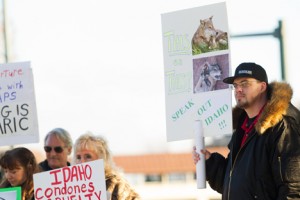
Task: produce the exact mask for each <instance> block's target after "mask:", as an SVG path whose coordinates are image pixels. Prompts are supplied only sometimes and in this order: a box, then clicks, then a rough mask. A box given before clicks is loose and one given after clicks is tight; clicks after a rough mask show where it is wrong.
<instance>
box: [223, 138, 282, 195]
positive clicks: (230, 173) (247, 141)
mask: <svg viewBox="0 0 300 200" xmlns="http://www.w3.org/2000/svg"><path fill="white" fill-rule="evenodd" d="M254 135H255V134H252V135H251V136H250V137H249V138H248V140H246V142H245V144H244V145H243V146H242V147H241V148H239V151H238V152H237V154H236V156H235V159H234V161H233V163H232V162H231V169H230V172H229V183H228V184H229V185H228V194H227V199H228V200H229V196H230V186H231V176H232V172H233V169H234V166H235V162H236V159H237V157H238V155H239V154H240V152H241V150H242V149H243V148H244V147H245V146H246V144H247V143H249V141H250V139H251V138H252V137H254ZM231 149H233V144H232V146H231ZM278 159H280V157H278ZM280 173H281V171H280Z"/></svg>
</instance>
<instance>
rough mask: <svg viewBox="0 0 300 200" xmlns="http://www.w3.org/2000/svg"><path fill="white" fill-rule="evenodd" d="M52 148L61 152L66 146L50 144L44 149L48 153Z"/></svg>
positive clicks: (56, 151)
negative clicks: (50, 145)
mask: <svg viewBox="0 0 300 200" xmlns="http://www.w3.org/2000/svg"><path fill="white" fill-rule="evenodd" d="M52 148H53V150H54V151H55V153H61V152H63V151H64V147H60V146H57V147H49V146H44V150H45V151H46V152H47V153H50V152H51V151H52Z"/></svg>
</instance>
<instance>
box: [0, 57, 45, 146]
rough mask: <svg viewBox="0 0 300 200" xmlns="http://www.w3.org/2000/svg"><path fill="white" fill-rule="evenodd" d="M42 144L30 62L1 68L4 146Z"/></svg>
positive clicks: (1, 139)
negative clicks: (40, 142)
mask: <svg viewBox="0 0 300 200" xmlns="http://www.w3.org/2000/svg"><path fill="white" fill-rule="evenodd" d="M36 142H39V131H38V120H37V109H36V102H35V92H34V84H33V74H32V69H31V68H30V62H20V63H9V64H0V146H4V145H14V144H24V143H36Z"/></svg>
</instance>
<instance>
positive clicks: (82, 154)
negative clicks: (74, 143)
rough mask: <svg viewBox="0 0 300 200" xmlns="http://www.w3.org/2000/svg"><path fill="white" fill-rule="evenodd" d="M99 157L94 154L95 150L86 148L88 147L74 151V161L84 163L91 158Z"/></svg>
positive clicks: (91, 159)
mask: <svg viewBox="0 0 300 200" xmlns="http://www.w3.org/2000/svg"><path fill="white" fill-rule="evenodd" d="M97 159H101V158H99V156H98V155H97V154H96V152H95V151H92V150H88V149H80V150H77V151H76V153H75V163H76V164H79V163H84V162H89V161H93V160H97Z"/></svg>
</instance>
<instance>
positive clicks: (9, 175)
mask: <svg viewBox="0 0 300 200" xmlns="http://www.w3.org/2000/svg"><path fill="white" fill-rule="evenodd" d="M4 173H5V177H6V179H7V180H8V182H9V183H10V184H11V185H12V186H13V187H15V186H20V185H22V184H23V183H24V182H25V181H26V173H25V169H24V167H22V166H18V167H16V168H15V169H4Z"/></svg>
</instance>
